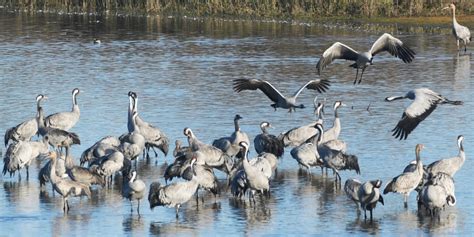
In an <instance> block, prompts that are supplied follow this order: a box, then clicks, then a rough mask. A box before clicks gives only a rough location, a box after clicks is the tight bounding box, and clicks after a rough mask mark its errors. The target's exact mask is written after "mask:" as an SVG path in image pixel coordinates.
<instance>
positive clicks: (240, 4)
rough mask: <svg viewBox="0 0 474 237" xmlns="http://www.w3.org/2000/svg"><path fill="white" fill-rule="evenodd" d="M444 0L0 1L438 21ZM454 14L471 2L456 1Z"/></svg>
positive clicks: (73, 8)
mask: <svg viewBox="0 0 474 237" xmlns="http://www.w3.org/2000/svg"><path fill="white" fill-rule="evenodd" d="M448 2H450V1H446V0H259V1H257V0H0V6H3V7H5V8H8V9H16V10H26V11H30V12H35V11H49V12H67V13H72V12H74V13H77V12H82V13H84V12H87V13H125V14H161V15H164V14H170V15H188V16H199V17H203V16H217V17H236V16H238V17H245V18H260V19H263V18H267V19H268V18H273V19H274V18H279V19H298V20H310V19H315V18H321V17H339V18H354V17H368V18H373V17H399V16H410V17H412V16H442V15H447V14H448V11H442V10H441V8H442V7H444V6H446V5H447V4H448ZM456 4H457V7H458V8H457V9H458V11H457V13H458V14H459V15H473V14H474V2H473V1H471V0H459V1H457V3H456Z"/></svg>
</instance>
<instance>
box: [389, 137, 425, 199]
mask: <svg viewBox="0 0 474 237" xmlns="http://www.w3.org/2000/svg"><path fill="white" fill-rule="evenodd" d="M424 147H425V146H424V145H423V144H417V145H416V148H415V154H416V169H415V170H414V171H411V172H404V173H403V174H401V175H399V176H397V177H395V178H393V179H392V180H391V181H390V182H388V183H387V186H385V189H384V190H383V194H387V193H389V192H394V193H401V194H403V197H404V206H405V208H407V207H408V196H410V193H411V191H413V190H414V189H415V188H416V187H417V186H418V185H419V184H420V181H421V179H422V178H423V164H422V163H421V158H420V152H421V150H422V149H423V148H424Z"/></svg>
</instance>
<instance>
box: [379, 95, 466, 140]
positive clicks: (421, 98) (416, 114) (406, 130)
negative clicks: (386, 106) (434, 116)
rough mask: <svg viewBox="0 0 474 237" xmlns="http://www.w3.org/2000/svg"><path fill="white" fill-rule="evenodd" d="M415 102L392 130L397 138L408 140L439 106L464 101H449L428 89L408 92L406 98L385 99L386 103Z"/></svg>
mask: <svg viewBox="0 0 474 237" xmlns="http://www.w3.org/2000/svg"><path fill="white" fill-rule="evenodd" d="M406 98H408V99H410V100H413V103H411V104H410V105H409V106H408V107H407V108H406V109H405V111H404V112H403V115H402V118H401V119H400V121H398V124H397V126H396V127H395V128H394V129H392V132H393V134H392V135H393V136H395V138H400V140H402V139H407V137H408V135H409V134H410V133H411V132H412V131H413V130H414V129H415V128H416V126H418V124H419V123H420V122H421V121H423V120H424V119H425V118H426V117H428V115H430V114H431V113H432V112H433V111H434V110H435V109H436V107H437V106H438V104H452V105H462V104H463V102H462V101H452V100H448V99H447V98H446V97H444V96H442V95H440V94H438V93H436V92H434V91H432V90H430V89H428V88H418V89H414V90H411V91H408V92H407V93H406V94H405V95H404V96H391V97H387V98H385V101H394V100H399V99H406Z"/></svg>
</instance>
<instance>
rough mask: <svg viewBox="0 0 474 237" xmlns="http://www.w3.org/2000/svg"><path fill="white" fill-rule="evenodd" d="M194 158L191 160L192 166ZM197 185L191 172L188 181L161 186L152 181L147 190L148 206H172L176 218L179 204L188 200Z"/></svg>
mask: <svg viewBox="0 0 474 237" xmlns="http://www.w3.org/2000/svg"><path fill="white" fill-rule="evenodd" d="M195 161H196V159H193V161H192V162H191V167H193V164H194V162H195ZM198 187H199V182H198V180H197V178H196V175H195V174H194V172H193V178H192V179H191V180H190V181H185V182H178V183H172V184H168V185H166V186H162V185H161V184H160V182H153V183H151V185H150V189H149V191H148V201H149V202H150V208H151V209H153V208H154V207H156V206H167V207H174V208H175V209H176V218H178V212H179V208H180V207H181V205H183V204H184V203H186V202H188V201H189V200H190V199H191V198H192V196H193V195H194V194H195V193H196V191H197V189H198Z"/></svg>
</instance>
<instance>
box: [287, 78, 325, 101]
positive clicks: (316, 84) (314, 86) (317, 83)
mask: <svg viewBox="0 0 474 237" xmlns="http://www.w3.org/2000/svg"><path fill="white" fill-rule="evenodd" d="M304 88H308V89H311V90H317V91H318V92H319V93H323V92H326V90H327V89H329V80H326V79H322V80H321V79H316V80H311V81H308V82H306V84H304V85H303V86H302V87H301V88H300V89H298V91H296V92H295V94H294V95H293V97H298V95H299V94H300V93H301V92H302V91H303V89H304Z"/></svg>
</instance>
